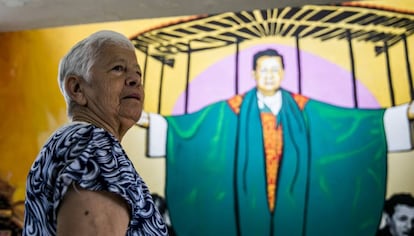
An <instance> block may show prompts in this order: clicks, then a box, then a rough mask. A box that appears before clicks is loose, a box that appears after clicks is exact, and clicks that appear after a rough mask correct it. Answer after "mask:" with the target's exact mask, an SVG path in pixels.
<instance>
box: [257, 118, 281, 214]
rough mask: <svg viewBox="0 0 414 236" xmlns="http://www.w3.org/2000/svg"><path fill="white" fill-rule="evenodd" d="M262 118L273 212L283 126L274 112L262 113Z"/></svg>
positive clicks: (269, 199)
mask: <svg viewBox="0 0 414 236" xmlns="http://www.w3.org/2000/svg"><path fill="white" fill-rule="evenodd" d="M260 118H261V121H262V129H263V140H264V148H265V158H266V180H267V201H268V205H269V210H270V212H273V210H274V208H275V198H276V187H277V178H278V171H279V164H280V159H281V157H282V147H283V137H282V126H281V125H278V126H276V117H275V116H274V115H273V114H272V113H260Z"/></svg>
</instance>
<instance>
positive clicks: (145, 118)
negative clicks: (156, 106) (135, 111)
mask: <svg viewBox="0 0 414 236" xmlns="http://www.w3.org/2000/svg"><path fill="white" fill-rule="evenodd" d="M136 124H137V125H138V126H139V127H142V128H148V127H149V114H148V113H147V112H145V111H142V113H141V117H140V118H139V120H138V121H137V123H136Z"/></svg>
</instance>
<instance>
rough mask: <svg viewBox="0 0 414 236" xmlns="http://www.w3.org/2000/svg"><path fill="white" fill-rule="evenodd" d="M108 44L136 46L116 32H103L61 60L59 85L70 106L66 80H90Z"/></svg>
mask: <svg viewBox="0 0 414 236" xmlns="http://www.w3.org/2000/svg"><path fill="white" fill-rule="evenodd" d="M108 44H114V45H119V46H121V47H125V48H128V49H131V50H135V47H134V45H133V44H132V43H131V41H130V40H129V39H128V38H127V37H125V36H124V35H122V34H120V33H118V32H115V31H109V30H102V31H98V32H96V33H94V34H92V35H90V36H89V37H87V38H85V39H83V40H82V41H80V42H78V43H77V44H76V45H75V46H73V47H72V48H71V49H70V50H69V52H68V53H67V54H66V55H65V56H63V58H62V59H61V61H60V63H59V70H58V83H59V88H60V90H61V92H62V94H63V96H64V97H65V100H66V103H67V104H68V105H69V104H70V102H71V98H70V97H69V96H68V94H67V93H66V90H65V80H66V79H67V78H68V77H70V76H79V77H82V78H84V79H88V78H89V71H90V69H91V67H92V66H93V64H94V63H95V61H96V59H97V58H98V57H99V53H100V51H101V49H102V47H103V46H105V45H108Z"/></svg>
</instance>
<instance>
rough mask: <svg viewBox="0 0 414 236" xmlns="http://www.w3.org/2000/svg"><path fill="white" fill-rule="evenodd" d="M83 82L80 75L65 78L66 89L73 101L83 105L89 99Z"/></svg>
mask: <svg viewBox="0 0 414 236" xmlns="http://www.w3.org/2000/svg"><path fill="white" fill-rule="evenodd" d="M82 82H83V81H82V78H80V77H79V76H75V75H73V76H70V77H68V78H67V79H66V80H65V90H66V93H67V94H68V95H69V97H70V98H71V99H72V101H74V102H76V103H77V104H79V105H82V106H83V105H86V103H87V100H86V97H85V94H84V91H83V89H82V86H81V84H82Z"/></svg>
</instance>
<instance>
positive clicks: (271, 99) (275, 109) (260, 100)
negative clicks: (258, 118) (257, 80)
mask: <svg viewBox="0 0 414 236" xmlns="http://www.w3.org/2000/svg"><path fill="white" fill-rule="evenodd" d="M257 105H258V106H259V108H260V109H262V108H263V107H264V105H266V106H267V107H268V108H269V109H270V110H271V111H272V113H273V114H274V115H277V114H278V113H279V111H280V109H281V108H282V92H280V90H278V91H277V92H276V93H275V94H273V95H272V96H264V95H263V94H262V93H261V92H259V90H257Z"/></svg>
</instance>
